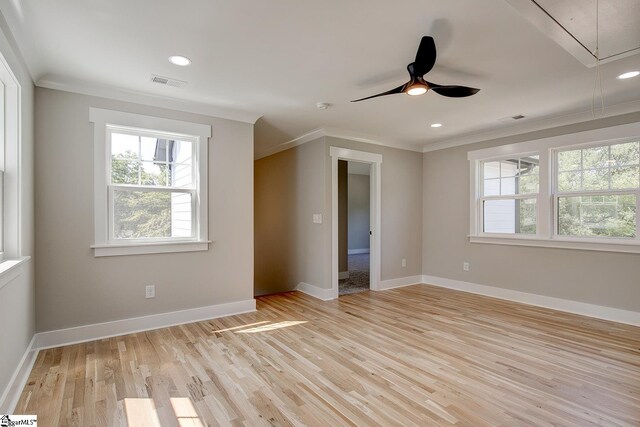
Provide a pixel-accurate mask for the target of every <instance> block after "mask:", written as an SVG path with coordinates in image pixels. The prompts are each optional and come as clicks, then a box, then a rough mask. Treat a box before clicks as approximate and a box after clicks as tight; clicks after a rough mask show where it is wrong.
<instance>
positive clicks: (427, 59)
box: [351, 36, 480, 102]
mask: <svg viewBox="0 0 640 427" xmlns="http://www.w3.org/2000/svg"><path fill="white" fill-rule="evenodd" d="M435 63H436V44H435V43H434V41H433V37H430V36H424V37H422V40H421V41H420V46H419V47H418V53H417V54H416V60H415V61H414V62H412V63H411V64H409V65H407V71H409V76H410V77H411V80H409V81H408V82H407V83H405V84H403V85H402V86H398V87H397V88H395V89H391V90H388V91H386V92H382V93H379V94H377V95H372V96H368V97H366V98H361V99H356V100H355V101H351V102H359V101H364V100H365V99H371V98H377V97H378V96H385V95H393V94H396V93H406V94H407V95H411V96H416V95H423V94H425V93H427V91H428V90H432V91H434V92H435V93H437V94H439V95H442V96H448V97H451V98H463V97H465V96H471V95H475V94H476V93H478V92H479V91H480V89H476V88H472V87H466V86H451V85H448V86H442V85H438V84H435V83H431V82H428V81H426V80H425V79H424V78H423V77H424V75H425V74H427V73H428V72H429V71H431V69H432V68H433V65H434V64H435Z"/></svg>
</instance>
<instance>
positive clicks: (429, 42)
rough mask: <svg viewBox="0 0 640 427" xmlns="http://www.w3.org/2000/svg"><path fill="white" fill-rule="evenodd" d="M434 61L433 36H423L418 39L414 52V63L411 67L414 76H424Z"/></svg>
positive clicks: (434, 45)
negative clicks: (415, 52)
mask: <svg viewBox="0 0 640 427" xmlns="http://www.w3.org/2000/svg"><path fill="white" fill-rule="evenodd" d="M435 63H436V44H435V43H434V41H433V37H429V36H424V37H422V40H420V47H418V53H417V54H416V60H415V65H414V67H413V69H414V72H415V77H418V76H420V77H421V76H424V75H425V74H427V73H428V72H429V71H431V69H432V68H433V64H435Z"/></svg>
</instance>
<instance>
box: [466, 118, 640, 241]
mask: <svg viewBox="0 0 640 427" xmlns="http://www.w3.org/2000/svg"><path fill="white" fill-rule="evenodd" d="M468 157H469V160H470V165H471V204H470V207H471V209H470V219H471V221H470V241H471V242H472V243H496V244H512V245H529V246H549V247H564V248H579V249H587V250H606V251H620V252H634V253H640V233H639V230H640V217H639V216H638V215H637V212H638V209H640V207H639V206H640V124H639V123H634V124H629V125H622V126H616V127H611V128H606V129H598V130H595V131H588V132H582V133H580V134H573V135H563V136H560V137H553V138H546V139H541V140H536V141H529V142H524V143H518V144H512V145H506V146H499V147H492V148H485V149H481V150H476V151H471V152H469V154H468Z"/></svg>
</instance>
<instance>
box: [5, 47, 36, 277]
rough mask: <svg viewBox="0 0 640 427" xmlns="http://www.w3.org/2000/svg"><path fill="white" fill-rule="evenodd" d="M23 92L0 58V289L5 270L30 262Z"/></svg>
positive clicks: (7, 66) (6, 64) (9, 69)
mask: <svg viewBox="0 0 640 427" xmlns="http://www.w3.org/2000/svg"><path fill="white" fill-rule="evenodd" d="M21 97H22V89H21V87H20V83H19V81H18V79H17V78H16V76H15V75H14V74H13V72H12V71H11V68H10V67H9V64H8V63H7V61H6V60H5V58H4V57H3V56H2V54H0V287H2V286H3V283H5V282H4V278H3V277H1V276H2V275H3V273H4V272H5V271H6V269H7V268H9V267H8V266H10V265H17V264H15V263H21V262H23V261H26V260H27V259H29V257H27V256H23V254H22V244H21V243H22V226H21V220H22V218H23V213H22V208H23V206H22V193H23V191H24V190H23V188H22V184H23V175H22V173H23V171H22V164H21V161H22V160H21V159H22V135H21V127H20V126H21V118H20V115H21V107H20V105H21Z"/></svg>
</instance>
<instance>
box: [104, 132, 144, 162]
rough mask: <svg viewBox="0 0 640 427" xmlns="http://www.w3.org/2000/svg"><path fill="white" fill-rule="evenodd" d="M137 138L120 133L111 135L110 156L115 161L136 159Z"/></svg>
mask: <svg viewBox="0 0 640 427" xmlns="http://www.w3.org/2000/svg"><path fill="white" fill-rule="evenodd" d="M139 149H140V147H139V145H138V137H137V136H135V135H125V134H122V133H112V134H111V156H112V157H113V158H116V159H138V158H139V157H140V152H139Z"/></svg>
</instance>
